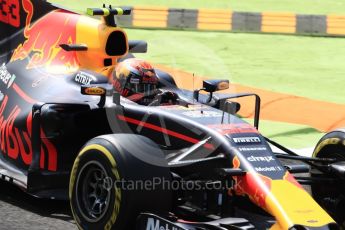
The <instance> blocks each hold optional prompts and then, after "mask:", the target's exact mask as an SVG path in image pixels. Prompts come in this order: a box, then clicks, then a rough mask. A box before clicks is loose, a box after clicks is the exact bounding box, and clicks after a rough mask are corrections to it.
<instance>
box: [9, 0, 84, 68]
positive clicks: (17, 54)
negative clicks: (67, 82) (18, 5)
mask: <svg viewBox="0 0 345 230" xmlns="http://www.w3.org/2000/svg"><path fill="white" fill-rule="evenodd" d="M22 4H23V8H24V10H25V12H26V13H27V18H26V26H25V29H24V37H25V39H26V40H25V41H24V43H23V44H20V45H19V46H18V47H17V49H16V50H15V51H14V53H13V56H12V58H11V61H12V62H13V61H17V60H24V59H28V64H27V66H26V68H27V69H31V68H37V67H46V68H47V69H52V68H55V67H60V68H59V69H61V67H64V68H65V70H67V69H76V68H77V66H78V61H77V57H76V54H75V52H73V51H72V52H67V51H65V50H63V49H62V48H61V47H60V44H74V43H75V42H76V25H77V21H78V18H79V15H77V14H72V13H70V12H66V11H64V10H55V11H52V12H50V13H48V14H47V15H45V16H44V17H42V18H40V19H39V20H37V21H36V22H35V23H34V24H31V20H32V16H33V13H34V10H35V9H34V7H33V5H32V3H31V1H29V0H22Z"/></svg>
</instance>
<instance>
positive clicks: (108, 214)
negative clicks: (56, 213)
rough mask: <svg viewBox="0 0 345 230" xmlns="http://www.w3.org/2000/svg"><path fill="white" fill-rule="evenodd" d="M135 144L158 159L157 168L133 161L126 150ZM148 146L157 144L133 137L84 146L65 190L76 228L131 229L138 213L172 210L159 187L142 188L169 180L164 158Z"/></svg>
mask: <svg viewBox="0 0 345 230" xmlns="http://www.w3.org/2000/svg"><path fill="white" fill-rule="evenodd" d="M133 143H142V144H141V145H140V146H141V147H140V150H139V149H138V151H140V152H145V153H146V154H147V153H150V154H154V155H156V159H157V156H158V158H160V159H161V162H160V164H159V165H152V164H149V163H147V162H144V161H142V160H140V159H138V158H137V157H135V156H134V155H135V154H133V153H131V152H129V151H128V149H132V148H130V145H132V144H133ZM146 146H150V148H148V147H146ZM152 146H156V145H155V143H154V142H152V141H151V140H149V139H147V138H145V137H142V136H138V135H132V134H114V135H106V136H100V137H96V138H94V139H92V140H90V141H89V142H88V143H86V144H85V146H84V147H83V148H82V150H81V151H80V153H79V155H78V157H77V158H76V160H75V163H74V165H73V168H72V172H71V178H70V190H69V196H70V203H71V208H72V213H73V216H74V219H75V221H76V223H77V225H78V227H79V228H80V229H116V230H124V229H126V230H127V229H134V226H135V219H136V217H137V216H138V214H139V213H140V212H156V213H157V212H158V213H162V212H163V213H164V212H168V211H169V210H170V208H171V197H172V196H171V193H170V191H169V190H167V189H164V184H163V183H161V184H158V183H156V184H155V186H154V187H153V186H152V184H151V186H146V184H145V185H144V183H153V180H156V179H157V178H160V180H161V181H163V180H165V181H170V180H171V175H170V170H169V168H168V167H167V164H166V161H165V158H164V155H163V153H162V152H161V151H160V150H159V148H158V147H157V146H156V147H157V148H155V150H156V151H155V152H152ZM149 150H150V151H151V152H147V151H149ZM136 154H137V153H136ZM157 180H158V179H157ZM147 181H149V182H147ZM156 182H157V181H156ZM114 183H115V184H114ZM145 186H146V187H145ZM157 197H159V202H157Z"/></svg>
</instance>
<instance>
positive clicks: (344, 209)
mask: <svg viewBox="0 0 345 230" xmlns="http://www.w3.org/2000/svg"><path fill="white" fill-rule="evenodd" d="M313 157H318V158H333V159H336V160H337V161H345V132H344V131H341V130H339V131H332V132H330V133H327V134H326V135H325V136H323V137H322V138H321V139H320V141H319V142H318V144H317V145H316V147H315V150H314V153H313ZM312 176H313V177H317V178H320V179H322V178H324V177H329V176H333V177H334V179H337V182H335V183H333V184H331V185H328V184H323V183H320V184H315V185H312V186H311V189H312V195H313V197H314V199H315V200H316V201H317V202H318V203H319V204H320V205H321V206H322V207H323V208H324V209H325V210H327V211H328V212H329V214H330V215H331V216H332V217H333V218H334V219H335V221H337V223H338V224H339V225H340V226H341V228H342V229H345V214H344V213H345V181H344V180H343V179H340V178H337V177H336V176H335V175H324V174H320V173H317V172H316V173H315V172H313V173H312Z"/></svg>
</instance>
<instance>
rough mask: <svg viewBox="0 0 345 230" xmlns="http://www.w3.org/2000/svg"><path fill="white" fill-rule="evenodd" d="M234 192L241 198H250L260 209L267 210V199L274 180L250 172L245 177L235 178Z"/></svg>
mask: <svg viewBox="0 0 345 230" xmlns="http://www.w3.org/2000/svg"><path fill="white" fill-rule="evenodd" d="M233 178H234V180H235V186H234V192H235V194H237V195H239V196H248V197H249V199H250V200H251V201H252V202H253V203H254V204H257V205H258V206H259V207H262V208H263V209H266V197H267V196H268V194H269V191H270V190H271V183H272V180H271V179H270V178H268V177H266V176H263V175H260V174H258V173H253V172H248V173H247V174H246V175H245V176H235V177H233Z"/></svg>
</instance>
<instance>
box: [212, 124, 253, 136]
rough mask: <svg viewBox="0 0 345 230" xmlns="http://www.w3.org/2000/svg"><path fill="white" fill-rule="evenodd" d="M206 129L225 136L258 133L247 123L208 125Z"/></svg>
mask: <svg viewBox="0 0 345 230" xmlns="http://www.w3.org/2000/svg"><path fill="white" fill-rule="evenodd" d="M208 127H210V128H212V129H215V130H216V131H217V132H219V133H221V134H223V135H226V134H235V133H258V130H257V129H256V128H254V127H253V126H251V125H250V124H247V123H240V124H216V125H209V126H208Z"/></svg>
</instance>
